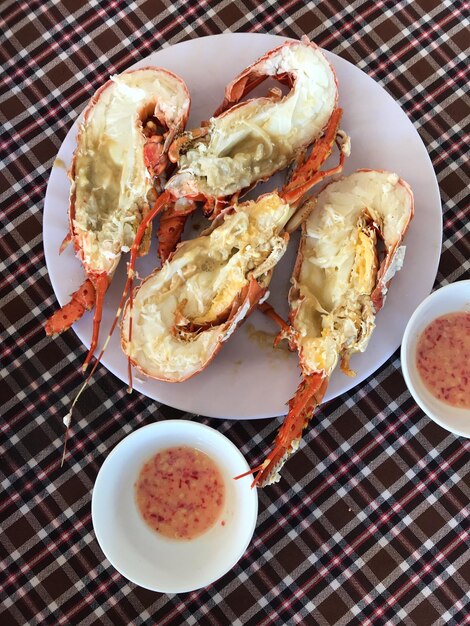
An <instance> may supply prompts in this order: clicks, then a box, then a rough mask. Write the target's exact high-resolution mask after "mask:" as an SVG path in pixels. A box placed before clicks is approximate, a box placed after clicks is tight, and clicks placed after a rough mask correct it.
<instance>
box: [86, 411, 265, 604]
mask: <svg viewBox="0 0 470 626" xmlns="http://www.w3.org/2000/svg"><path fill="white" fill-rule="evenodd" d="M173 446H190V447H193V448H197V449H198V450H200V451H201V452H204V453H206V454H207V455H208V456H210V457H211V458H212V459H213V460H214V461H215V463H216V464H217V465H218V467H219V469H220V471H221V473H222V476H223V478H224V483H225V504H224V509H223V511H222V519H221V520H220V523H219V522H216V524H215V525H214V526H213V527H212V528H211V529H209V530H208V531H207V532H206V533H204V534H203V535H201V536H200V537H198V538H197V539H193V540H192V541H172V540H169V539H166V538H165V537H162V536H161V535H159V534H158V533H156V532H153V531H152V530H151V529H150V528H149V527H148V526H147V524H146V523H145V522H144V520H143V519H142V517H141V515H140V513H139V511H138V509H137V505H136V502H135V494H134V484H135V482H136V480H137V478H138V476H139V473H140V470H141V468H142V466H143V464H144V463H145V462H146V461H147V460H148V459H149V458H151V457H152V456H153V455H155V454H156V453H157V452H158V451H159V450H163V449H164V448H170V447H173ZM248 469H249V467H248V463H247V462H246V461H245V459H244V457H243V455H242V453H241V452H240V451H239V450H238V448H237V447H236V446H235V445H234V444H233V443H232V442H231V441H229V439H227V437H225V436H224V435H222V434H221V433H219V432H218V431H216V430H214V429H213V428H209V426H205V425H203V424H199V423H197V422H190V421H187V420H166V421H163V422H157V423H156V424H150V425H149V426H144V427H143V428H139V429H138V430H136V431H135V432H133V433H132V434H131V435H129V436H128V437H126V438H125V439H123V440H122V441H121V442H120V443H119V444H118V445H117V446H116V447H115V448H114V450H113V451H112V452H111V454H109V456H108V457H107V458H106V460H105V462H104V463H103V465H102V466H101V469H100V471H99V473H98V476H97V478H96V482H95V486H94V488H93V496H92V501H91V514H92V519H93V528H94V530H95V535H96V538H97V540H98V543H99V544H100V546H101V549H102V550H103V552H104V554H105V555H106V557H107V559H108V561H110V563H111V564H112V565H113V566H114V567H115V568H116V569H117V570H118V571H119V572H121V574H122V575H123V576H125V577H126V578H128V579H129V580H130V581H132V582H134V583H136V584H137V585H140V586H141V587H145V588H146V589H150V590H152V591H161V592H162V593H183V592H187V591H193V590H194V589H200V588H201V587H207V585H209V584H210V583H212V582H214V581H215V580H217V579H218V578H220V577H221V576H223V575H224V574H225V573H227V572H228V571H229V570H231V569H232V567H234V566H235V564H236V563H237V562H238V561H239V560H240V559H241V557H242V556H243V554H244V553H245V550H246V548H247V547H248V544H249V543H250V540H251V538H252V536H253V532H254V529H255V525H256V518H257V514H258V490H257V489H252V488H251V482H252V477H251V476H246V477H244V478H240V479H239V480H233V477H234V476H238V475H239V474H242V473H244V472H246V471H247V470H248ZM222 521H224V524H222V523H221V522H222ZM208 555H210V558H207V557H208Z"/></svg>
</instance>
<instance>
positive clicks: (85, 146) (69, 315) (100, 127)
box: [46, 68, 190, 368]
mask: <svg viewBox="0 0 470 626" xmlns="http://www.w3.org/2000/svg"><path fill="white" fill-rule="evenodd" d="M189 107H190V97H189V93H188V90H187V88H186V85H185V84H184V82H183V81H182V80H181V79H180V78H179V77H178V76H176V75H175V74H173V73H171V72H169V71H167V70H164V69H160V68H144V69H139V70H134V71H129V72H125V73H123V74H121V75H119V76H114V77H113V78H111V79H110V80H109V81H108V82H107V83H106V84H105V85H103V86H102V87H101V88H100V89H99V90H98V91H97V92H96V94H95V95H94V96H93V98H92V99H91V102H90V103H89V104H88V106H87V108H86V109H85V113H84V119H83V123H82V124H81V126H80V129H79V133H78V136H77V148H76V150H75V152H74V155H73V159H72V164H71V167H70V170H69V177H70V179H71V181H72V186H71V190H70V202H69V227H70V230H69V234H68V236H67V237H66V239H65V240H64V243H63V244H62V247H61V251H62V249H63V248H64V247H65V246H66V244H67V243H69V242H70V241H73V244H74V248H75V252H76V255H77V257H78V258H79V259H80V261H81V262H82V264H83V267H84V269H85V273H86V276H87V279H86V280H85V282H84V284H83V285H82V286H81V287H80V288H79V289H78V291H76V292H75V293H74V294H73V295H72V299H71V301H70V302H69V303H68V304H66V305H65V306H64V307H62V308H61V309H60V310H59V311H57V312H56V313H54V315H53V316H52V317H51V318H50V319H49V320H48V321H47V323H46V332H47V334H48V335H52V334H56V333H60V332H62V331H64V330H66V329H67V328H69V327H70V326H71V325H72V324H73V323H74V322H75V321H76V320H78V319H79V318H80V317H81V316H82V315H83V313H84V311H85V310H90V309H92V308H93V307H95V312H94V320H93V336H92V340H91V345H90V350H89V353H88V356H87V358H86V360H85V363H84V368H86V365H87V364H88V362H89V361H90V359H91V356H92V354H93V352H94V350H95V348H96V345H97V341H98V333H99V326H100V321H101V313H102V307H103V298H104V295H105V293H106V290H107V288H108V285H109V283H110V281H111V279H112V277H113V274H114V272H115V270H116V267H117V265H118V263H119V259H120V257H121V253H122V252H127V251H129V249H130V248H131V246H132V244H133V242H134V239H135V235H136V232H137V230H138V227H139V225H140V224H141V222H142V219H143V218H144V217H145V216H146V214H147V213H148V212H149V207H150V204H149V203H153V201H154V199H155V197H154V196H155V195H156V192H155V190H154V188H153V185H154V178H155V177H157V178H158V177H159V176H160V175H161V174H162V173H163V172H164V171H165V169H166V167H167V165H168V159H167V153H168V149H169V146H170V145H171V143H172V141H173V139H174V137H175V135H176V134H177V133H180V132H182V131H183V130H184V126H185V123H186V120H187V117H188V114H189ZM149 228H150V227H148V228H146V230H145V233H143V236H142V237H141V241H140V243H139V251H138V253H139V255H141V254H145V253H146V252H148V249H149V245H150V231H149Z"/></svg>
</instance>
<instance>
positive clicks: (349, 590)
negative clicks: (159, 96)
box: [0, 0, 470, 626]
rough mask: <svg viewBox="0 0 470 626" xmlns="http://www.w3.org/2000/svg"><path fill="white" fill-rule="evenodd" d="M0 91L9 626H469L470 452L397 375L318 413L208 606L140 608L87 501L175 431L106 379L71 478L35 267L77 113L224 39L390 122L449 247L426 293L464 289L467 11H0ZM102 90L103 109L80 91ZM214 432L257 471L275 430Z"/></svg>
mask: <svg viewBox="0 0 470 626" xmlns="http://www.w3.org/2000/svg"><path fill="white" fill-rule="evenodd" d="M0 19H1V22H0V24H1V28H0V30H1V35H0V36H1V47H0V55H1V58H2V65H3V71H2V74H1V76H0V82H1V92H0V98H1V100H0V101H1V111H0V115H1V121H2V138H1V147H2V149H1V158H2V168H1V170H0V179H1V183H2V184H1V189H0V192H1V214H2V218H1V240H0V241H1V243H0V250H1V255H2V256H1V263H0V269H1V276H0V290H1V293H0V298H1V309H0V321H1V329H0V330H1V355H2V361H1V368H2V372H1V373H2V382H1V384H0V393H1V405H0V406H1V413H2V420H1V423H0V428H1V436H2V438H1V442H0V445H1V449H0V451H1V456H0V469H1V480H2V483H1V484H2V488H3V491H2V496H1V497H0V510H1V530H2V532H1V559H2V561H1V568H0V583H1V606H0V624H2V625H3V626H9V625H12V624H39V623H41V624H51V625H54V626H55V625H56V624H87V625H90V624H107V625H113V626H116V625H118V624H123V625H124V624H125V625H127V624H133V625H136V626H137V625H138V624H159V625H160V626H163V625H165V624H167V625H168V624H214V625H225V624H232V625H234V626H236V625H239V626H241V625H242V624H253V625H254V624H256V625H261V624H263V625H267V624H272V623H275V624H296V623H302V624H315V625H316V624H319V625H333V624H338V625H347V624H360V625H364V626H365V625H367V624H418V625H422V626H430V625H431V624H442V625H444V624H445V625H460V624H464V623H469V622H470V619H469V615H470V595H469V593H468V592H469V583H470V565H469V543H468V542H469V530H470V520H469V497H470V484H469V477H470V467H469V452H470V445H469V442H468V441H466V440H463V439H460V438H458V437H455V436H453V435H451V434H448V433H447V432H446V431H444V430H442V429H441V428H439V427H438V426H436V425H435V424H434V423H432V422H431V421H430V420H429V419H428V418H427V417H426V416H425V415H424V414H423V413H422V412H421V410H420V409H418V407H417V406H416V404H415V403H414V401H413V400H412V399H411V397H410V395H409V393H408V391H407V389H406V387H405V383H404V381H403V378H402V375H401V372H400V362H399V357H398V353H396V354H395V355H394V356H393V357H392V358H391V359H390V360H389V361H388V362H387V363H385V364H384V366H383V367H381V368H380V369H379V371H377V372H376V373H375V374H374V375H373V376H372V377H370V378H369V379H368V380H367V381H366V382H365V383H364V384H362V385H360V386H359V387H358V388H356V389H354V390H353V391H351V392H350V393H347V394H344V395H343V396H341V397H339V398H337V399H336V400H334V401H332V402H331V403H329V404H328V406H326V407H324V410H320V411H318V414H317V416H316V419H315V420H314V421H313V423H312V426H311V428H310V429H309V430H308V432H307V433H306V435H305V438H304V443H303V445H302V447H301V450H300V451H299V452H298V454H297V455H296V456H295V457H293V459H292V460H291V461H290V462H289V464H288V465H287V466H286V467H285V471H284V480H283V482H282V483H280V484H279V485H276V486H273V487H270V488H269V489H266V490H265V491H261V492H260V513H259V519H258V524H257V528H256V531H255V535H254V538H253V541H252V543H251V545H250V547H249V548H248V550H247V552H246V554H245V555H244V557H243V558H242V560H241V561H240V562H239V563H238V565H237V566H236V567H235V568H234V569H233V571H231V572H230V573H228V574H227V575H225V576H224V577H223V578H222V579H220V580H219V581H217V582H216V583H214V584H213V585H211V586H210V587H209V588H207V589H203V590H201V591H198V592H193V593H190V594H185V595H181V596H178V595H173V596H168V595H162V594H157V593H152V592H149V591H145V590H143V589H140V588H138V587H136V586H135V585H133V584H131V583H129V582H128V581H126V580H125V579H124V578H123V577H122V576H121V575H120V574H118V573H117V572H116V571H115V570H114V569H113V567H112V566H111V565H110V563H109V562H108V561H107V560H106V559H105V558H104V556H103V554H102V552H101V550H100V548H99V546H98V544H97V542H96V539H95V536H94V534H93V529H92V524H91V515H90V498H91V490H92V487H93V483H94V480H95V477H96V475H97V472H98V469H99V467H100V466H101V464H102V462H103V460H104V458H105V456H106V454H107V453H108V452H109V450H111V448H112V447H113V446H114V445H115V444H116V443H117V442H118V441H119V440H120V439H122V437H123V436H124V435H126V434H128V433H129V432H131V431H132V430H133V429H135V428H137V427H139V426H142V425H144V424H146V423H150V422H152V421H154V420H155V419H165V418H168V417H175V416H176V417H178V416H181V415H184V414H183V413H182V412H181V411H177V410H175V409H172V408H169V407H166V406H159V405H158V403H156V402H153V401H151V400H149V399H147V398H145V397H143V396H142V395H140V394H138V393H136V394H133V395H132V396H131V397H129V396H128V395H127V393H126V389H125V386H124V385H123V384H122V383H121V382H119V381H118V380H117V379H116V378H114V377H113V376H112V375H111V374H110V373H108V372H107V371H106V370H105V369H104V368H102V367H101V368H99V369H98V371H97V373H96V376H95V377H94V382H93V384H92V385H91V387H90V389H89V390H88V393H87V398H86V403H83V404H82V405H81V409H80V407H79V411H78V412H77V415H78V418H77V420H76V422H75V424H74V426H73V432H72V437H71V439H70V445H69V450H70V462H69V464H68V465H67V467H66V468H65V470H61V469H60V467H59V465H60V450H61V445H62V441H63V439H62V437H63V426H62V419H61V418H62V416H63V414H64V407H65V406H67V405H68V403H69V402H70V399H71V398H72V397H73V395H74V394H75V392H76V391H77V388H78V386H79V385H80V383H81V381H82V377H81V374H80V371H79V369H80V368H79V365H80V363H81V362H82V361H83V357H84V355H85V348H84V347H83V346H82V345H81V344H80V342H79V341H78V339H77V337H76V336H75V335H74V333H73V332H68V333H65V334H64V335H62V336H61V337H59V338H57V339H54V340H50V339H48V338H46V336H45V334H44V330H43V323H44V321H45V319H46V318H47V317H48V316H49V315H50V314H51V313H52V311H53V310H54V308H55V306H56V301H55V297H54V294H53V292H52V289H51V285H50V282H49V279H48V274H47V270H46V266H45V262H44V253H43V247H42V211H43V205H44V194H45V190H46V185H47V181H48V177H49V173H50V170H51V166H52V163H53V160H54V158H55V155H56V153H57V151H58V149H59V146H60V145H61V142H62V140H63V139H64V137H65V135H66V133H67V131H68V129H69V128H70V126H71V124H72V122H73V120H74V119H75V117H76V115H77V112H78V111H79V110H80V109H81V108H83V105H84V104H85V102H86V101H87V100H88V98H89V95H90V89H91V88H92V89H95V88H96V87H97V86H98V85H100V84H101V83H102V82H103V80H104V79H105V78H106V77H107V76H109V75H110V74H112V73H115V72H120V71H122V70H124V69H126V68H127V67H129V66H130V65H131V64H132V63H134V62H135V61H137V60H139V59H141V58H143V57H145V56H146V55H148V54H149V53H150V52H151V51H154V50H157V49H159V48H160V47H162V46H167V45H169V44H173V43H176V42H179V41H181V40H184V39H188V38H195V37H201V36H205V35H209V34H215V33H221V32H227V31H232V32H235V31H249V32H269V33H272V34H281V35H285V36H289V37H300V36H301V35H302V34H304V33H305V34H307V35H308V36H309V37H310V38H312V39H313V40H314V41H315V42H316V43H318V44H319V45H320V46H322V47H324V48H326V49H328V50H331V51H333V52H335V53H337V54H339V55H340V56H342V57H344V58H346V59H348V60H350V61H351V62H353V63H354V64H356V65H357V66H358V67H359V68H360V69H362V70H363V71H365V72H367V73H368V74H369V75H370V76H371V77H372V78H374V80H376V81H377V82H378V83H380V84H381V85H382V86H383V87H384V88H385V89H386V90H387V91H388V92H389V93H390V94H392V96H393V97H394V98H395V99H396V100H397V101H398V102H399V103H400V105H401V106H402V107H403V109H404V110H405V111H406V113H407V115H408V116H409V118H410V119H411V120H412V122H413V124H414V125H415V127H416V128H417V130H418V131H419V133H420V135H421V137H422V139H423V142H424V144H425V145H426V147H427V149H428V152H429V155H430V157H431V159H432V162H433V164H434V168H435V171H436V174H437V177H438V181H439V185H440V189H441V195H442V203H443V213H444V242H443V251H442V258H441V262H440V266H439V272H438V276H437V283H436V285H444V284H446V283H448V282H453V281H455V280H458V279H462V278H464V277H468V271H469V260H468V259H469V257H470V242H469V239H470V238H469V228H468V224H469V219H468V218H469V211H468V207H469V202H468V200H469V198H468V189H469V188H470V180H469V169H468V160H466V157H467V158H468V137H469V135H468V130H469V113H470V107H469V99H468V91H466V87H467V86H468V67H469V65H468V45H469V42H470V36H469V7H468V3H467V2H463V1H458V0H454V1H452V2H451V1H450V0H445V1H442V0H415V1H411V0H398V1H397V0H377V1H376V0H374V1H372V0H355V1H354V2H351V3H350V4H347V3H344V2H337V1H336V0H335V1H332V0H325V1H321V2H308V3H305V2H301V1H299V0H290V1H288V2H277V1H276V0H264V1H263V2H253V1H252V0H234V1H232V0H230V1H229V0H222V1H218V0H216V1H214V2H208V1H207V0H200V1H198V2H196V1H195V0H188V1H185V2H182V0H176V1H175V2H169V1H166V0H145V1H144V0H135V1H126V2H125V1H124V0H111V1H107V0H106V1H105V0H93V1H90V2H89V3H84V2H76V1H74V0H63V2H60V1H58V0H29V1H28V2H26V1H19V0H15V1H13V0H5V1H4V2H3V3H2V6H1V9H0ZM90 86H91V87H90ZM184 416H185V417H187V418H193V417H194V418H195V419H200V420H202V421H204V422H205V423H209V424H211V425H213V426H215V427H217V428H218V429H220V430H221V431H222V432H224V433H225V434H226V435H228V436H229V438H230V439H231V440H232V441H234V442H235V443H236V445H237V446H239V447H240V449H241V450H242V452H243V453H244V454H245V455H246V456H247V457H248V458H249V459H250V460H251V461H252V463H254V464H255V463H256V461H257V460H260V459H261V458H262V454H263V452H264V451H265V449H266V447H265V446H266V442H270V441H271V440H272V439H273V436H274V433H275V430H276V428H277V426H278V424H279V420H267V421H249V422H220V421H217V420H208V419H204V418H200V417H199V416H191V415H184Z"/></svg>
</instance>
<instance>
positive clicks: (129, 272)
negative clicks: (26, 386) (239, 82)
mask: <svg viewBox="0 0 470 626" xmlns="http://www.w3.org/2000/svg"><path fill="white" fill-rule="evenodd" d="M169 196H170V194H169V193H168V192H167V191H165V192H164V193H162V195H161V196H160V197H159V198H158V199H157V201H156V202H155V204H154V205H153V208H152V210H151V211H149V213H148V214H147V215H146V216H145V218H144V219H143V220H142V222H141V223H140V225H139V228H138V230H137V233H136V235H135V239H134V243H133V244H132V248H131V255H130V256H131V258H130V261H129V264H128V270H127V280H126V284H125V286H124V290H123V292H122V296H121V300H120V302H119V306H118V309H117V311H116V315H115V317H114V321H113V324H112V326H111V329H110V331H109V333H108V336H107V337H106V341H105V342H104V346H103V347H102V349H101V352H100V353H99V355H98V357H97V359H96V361H95V363H94V364H93V367H92V368H91V372H90V373H89V374H88V376H87V378H86V380H85V381H84V383H83V384H82V386H81V387H80V389H79V390H78V393H77V395H76V396H75V398H74V400H73V402H72V405H71V406H70V410H69V412H68V413H67V415H66V416H65V417H64V419H63V422H64V425H65V427H66V431H65V439H64V450H63V453H62V462H61V464H60V466H61V467H62V466H63V464H64V459H65V454H66V448H67V439H68V433H69V428H70V423H71V421H72V411H73V408H74V406H75V405H76V404H77V401H78V399H79V397H80V396H81V395H82V393H83V392H84V391H85V389H86V388H87V387H88V383H89V382H90V380H91V377H92V376H93V374H94V373H95V371H96V368H97V367H98V365H99V363H100V361H101V359H102V357H103V354H104V353H105V350H106V348H107V347H108V344H109V342H110V340H111V337H112V335H113V333H114V331H115V329H116V326H117V324H118V321H119V318H120V317H121V312H122V309H123V306H124V302H125V299H126V296H127V293H128V291H129V288H131V287H132V279H133V275H134V265H135V260H136V257H137V250H138V249H139V246H140V243H141V241H142V237H143V236H144V233H145V230H146V228H147V226H148V225H149V223H150V222H151V221H152V220H153V219H154V218H155V216H156V215H157V214H158V213H159V212H160V211H161V210H162V209H163V207H164V206H165V205H166V203H167V202H168V199H169Z"/></svg>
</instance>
